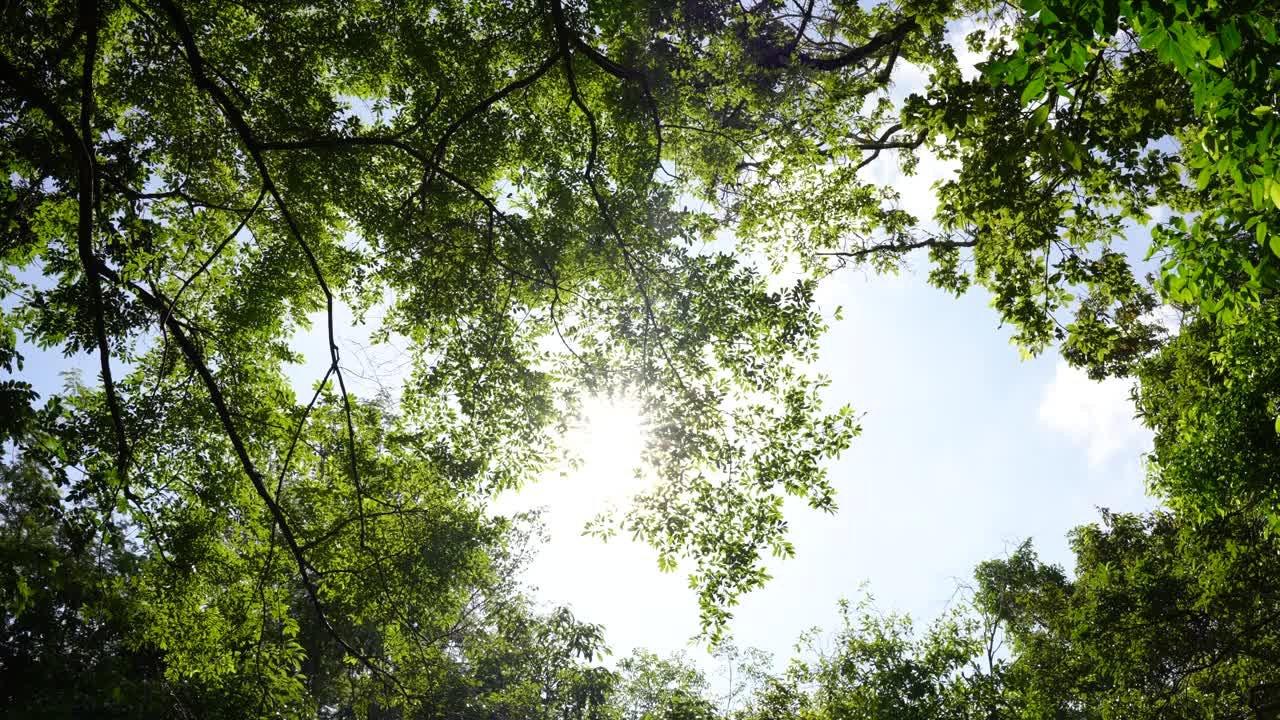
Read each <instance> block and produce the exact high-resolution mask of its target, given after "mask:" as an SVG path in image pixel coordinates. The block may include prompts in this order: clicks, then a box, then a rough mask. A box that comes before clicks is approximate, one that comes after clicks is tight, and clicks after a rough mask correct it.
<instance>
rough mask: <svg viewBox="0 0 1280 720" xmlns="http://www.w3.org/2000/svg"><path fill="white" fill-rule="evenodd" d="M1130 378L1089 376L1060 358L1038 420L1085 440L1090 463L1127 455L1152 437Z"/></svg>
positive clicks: (1074, 438)
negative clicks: (1135, 402)
mask: <svg viewBox="0 0 1280 720" xmlns="http://www.w3.org/2000/svg"><path fill="white" fill-rule="evenodd" d="M1130 388H1131V384H1130V383H1129V382H1128V381H1126V380H1121V379H1117V378H1112V379H1108V380H1104V381H1101V382H1098V381H1095V380H1090V379H1089V377H1088V376H1087V375H1086V374H1085V373H1084V372H1083V371H1081V370H1077V369H1076V368H1073V367H1071V366H1069V365H1067V364H1066V363H1065V362H1062V361H1059V362H1058V365H1057V367H1056V369H1055V372H1054V376H1053V380H1052V381H1050V383H1049V385H1048V386H1047V387H1046V388H1045V390H1044V394H1043V395H1042V396H1041V398H1040V422H1041V423H1042V424H1043V425H1044V426H1045V427H1047V428H1049V429H1050V430H1054V431H1056V432H1060V433H1063V434H1064V435H1066V436H1067V437H1068V438H1069V439H1070V440H1071V442H1072V443H1074V444H1076V445H1080V446H1083V447H1084V448H1085V449H1086V451H1087V453H1088V457H1089V464H1090V465H1095V466H1096V465H1100V464H1102V463H1104V462H1106V461H1107V460H1109V459H1111V458H1112V457H1114V456H1116V455H1121V454H1123V455H1126V456H1127V455H1128V454H1130V453H1131V452H1132V451H1135V450H1140V449H1142V448H1145V447H1146V446H1147V445H1148V444H1149V443H1150V433H1149V431H1147V430H1146V428H1144V427H1142V425H1141V423H1139V422H1138V420H1137V419H1136V418H1135V417H1134V407H1133V401H1132V400H1131V399H1130Z"/></svg>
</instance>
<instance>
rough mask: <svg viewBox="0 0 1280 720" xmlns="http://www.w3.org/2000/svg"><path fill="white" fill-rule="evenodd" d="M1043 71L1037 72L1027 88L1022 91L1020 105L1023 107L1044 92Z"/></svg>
mask: <svg viewBox="0 0 1280 720" xmlns="http://www.w3.org/2000/svg"><path fill="white" fill-rule="evenodd" d="M1044 83H1045V77H1044V70H1043V69H1041V70H1037V71H1036V74H1035V75H1034V76H1033V77H1032V78H1031V80H1030V82H1028V83H1027V86H1026V87H1025V88H1023V89H1022V105H1023V106H1024V107H1025V106H1026V105H1028V104H1029V103H1030V102H1031V101H1032V100H1034V99H1036V98H1038V97H1040V95H1041V94H1042V93H1043V92H1044Z"/></svg>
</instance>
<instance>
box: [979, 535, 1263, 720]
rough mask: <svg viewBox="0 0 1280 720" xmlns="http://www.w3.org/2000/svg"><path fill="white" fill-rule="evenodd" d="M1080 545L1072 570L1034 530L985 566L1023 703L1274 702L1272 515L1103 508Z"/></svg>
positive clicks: (1229, 709)
mask: <svg viewBox="0 0 1280 720" xmlns="http://www.w3.org/2000/svg"><path fill="white" fill-rule="evenodd" d="M1072 546H1073V549H1074V551H1075V553H1076V573H1075V578H1074V579H1073V580H1068V579H1067V578H1066V577H1065V575H1064V574H1063V572H1062V571H1061V569H1059V568H1055V567H1051V566H1045V565H1043V564H1041V563H1040V562H1039V561H1038V560H1037V559H1036V556H1035V552H1034V551H1033V550H1032V549H1031V547H1030V545H1029V544H1026V545H1023V546H1022V547H1021V548H1020V549H1019V550H1018V551H1017V552H1016V553H1014V554H1013V555H1012V556H1011V557H1009V558H1008V559H1006V560H998V561H991V562H988V563H984V564H983V565H982V566H980V567H979V569H978V573H977V576H978V581H979V591H978V596H977V600H978V602H977V605H978V607H979V609H980V610H981V611H982V612H984V613H990V614H992V615H995V616H997V617H999V618H1001V619H1002V621H1003V622H1004V623H1005V625H1004V627H1005V628H1006V632H1007V635H1008V638H1009V639H1010V643H1011V651H1012V654H1013V659H1012V665H1011V666H1010V669H1009V672H1008V678H1009V680H1008V682H1009V686H1010V688H1011V694H1012V695H1013V697H1015V698H1016V701H1017V705H1018V706H1019V707H1021V714H1020V715H1019V717H1026V718H1065V717H1089V718H1093V717H1097V718H1120V717H1124V718H1146V717H1151V718H1236V717H1238V718H1252V717H1264V718H1265V717H1274V716H1275V713H1276V711H1277V709H1278V708H1280V704H1278V703H1277V702H1276V700H1277V697H1278V696H1277V689H1280V675H1277V673H1276V670H1275V663H1274V658H1275V657H1276V653H1277V650H1278V648H1277V642H1278V641H1280V634H1278V632H1280V624H1277V621H1280V606H1278V605H1277V602H1276V601H1277V598H1276V593H1275V583H1274V578H1275V574H1276V567H1275V565H1276V558H1277V557H1280V555H1278V554H1277V552H1276V549H1277V548H1276V541H1275V537H1274V536H1272V535H1268V534H1267V533H1266V532H1265V530H1264V526H1263V524H1262V523H1260V522H1258V521H1257V520H1256V519H1246V518H1242V517H1241V516H1238V515H1237V516H1234V517H1232V518H1226V519H1220V520H1217V521H1215V522H1213V523H1211V524H1209V525H1207V526H1188V525H1187V524H1186V523H1185V522H1184V521H1182V520H1180V519H1179V518H1177V517H1176V516H1174V515H1172V514H1169V513H1164V512H1157V513H1153V514H1151V515H1148V516H1136V515H1116V514H1111V513H1107V512H1104V513H1103V517H1102V522H1101V523H1100V524H1097V525H1089V526H1084V527H1080V528H1077V529H1076V530H1075V531H1074V532H1073V534H1072Z"/></svg>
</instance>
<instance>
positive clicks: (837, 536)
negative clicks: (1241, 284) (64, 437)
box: [24, 29, 1156, 675]
mask: <svg viewBox="0 0 1280 720" xmlns="http://www.w3.org/2000/svg"><path fill="white" fill-rule="evenodd" d="M955 34H956V35H957V36H959V35H960V34H962V30H961V29H958V30H957V31H956V33H955ZM911 73H912V70H911V69H910V68H907V72H906V74H905V75H904V76H903V77H902V78H901V79H900V80H899V85H898V87H897V88H896V89H895V95H896V96H898V97H903V96H905V95H906V94H908V93H909V92H910V91H911V90H912V89H914V88H915V87H918V86H919V85H920V84H922V82H923V79H924V78H923V77H921V76H919V73H918V72H917V73H916V74H915V76H912V74H911ZM949 171H950V170H949V168H948V167H947V166H945V165H944V164H942V163H939V162H937V161H936V160H933V159H931V158H925V159H924V160H923V161H922V162H921V165H920V169H919V172H918V174H917V175H916V176H914V177H910V178H907V177H903V176H902V174H901V172H900V171H899V169H898V167H897V161H896V159H895V158H894V157H892V156H891V155H889V154H886V155H885V156H884V158H882V159H881V160H879V161H877V162H876V163H875V164H874V165H872V166H871V167H869V168H868V170H867V172H868V173H869V174H870V177H871V178H872V179H875V180H878V181H881V182H892V183H894V184H895V186H896V187H897V188H898V189H899V190H900V192H901V193H902V195H903V203H904V206H905V208H906V209H907V210H908V211H910V212H912V213H913V214H916V215H918V216H920V217H930V216H931V215H932V207H933V196H932V192H931V190H930V187H931V185H932V183H933V182H935V181H936V180H938V179H940V178H943V177H945V176H946V175H947V173H948V172H949ZM915 263H916V267H915V268H911V269H908V270H907V271H905V272H903V273H902V274H900V275H898V276H872V275H868V274H865V273H863V272H861V271H856V270H845V271H842V272H839V273H836V274H835V275H833V276H831V277H830V278H828V279H827V280H826V281H825V282H824V284H823V285H822V286H821V289H820V291H819V293H818V296H817V299H818V302H819V304H820V306H821V308H822V310H823V312H824V313H826V315H827V316H828V317H832V316H833V315H834V311H835V309H836V307H837V306H839V307H842V308H843V313H842V314H843V319H842V320H838V321H837V320H834V319H833V320H832V321H831V329H830V331H829V332H828V334H827V335H826V336H825V338H824V340H823V342H822V346H821V351H820V353H819V355H820V361H819V362H818V363H817V365H816V366H815V367H814V368H813V370H814V371H815V372H820V373H823V374H826V375H827V376H829V377H830V379H831V385H830V387H828V388H827V391H826V393H825V402H826V403H827V404H828V407H830V408H835V407H838V406H840V405H844V404H848V405H850V406H851V407H852V408H853V409H854V410H856V411H858V412H859V413H862V426H863V433H862V435H861V436H860V437H858V438H856V439H855V440H854V443H853V445H852V447H851V448H850V449H849V450H848V451H847V452H846V453H845V454H844V456H843V457H842V458H841V459H840V460H839V461H838V462H835V463H834V464H832V465H831V467H830V470H829V478H830V480H831V482H832V483H833V485H834V486H835V487H836V489H837V491H838V493H839V494H838V497H837V501H838V503H839V506H840V509H839V512H838V513H836V514H834V515H825V514H822V513H819V512H817V511H814V510H811V509H809V508H808V507H807V506H805V505H804V504H803V503H802V502H794V503H790V504H789V505H788V508H787V517H788V519H789V522H790V527H791V536H790V539H791V540H792V542H793V543H794V545H795V550H796V556H795V558H793V559H790V560H786V561H776V562H773V563H771V564H770V572H771V573H772V575H773V579H772V580H771V581H770V582H769V583H768V584H767V585H766V586H765V587H764V588H763V589H762V590H758V591H756V592H754V593H752V594H750V595H749V596H747V597H745V598H744V599H743V600H742V602H741V604H740V606H738V607H737V608H735V617H734V619H733V621H732V622H731V624H730V627H729V629H730V633H731V635H732V637H733V639H734V641H735V642H736V643H737V645H739V646H740V647H742V646H753V647H758V648H761V649H763V650H766V651H768V652H771V653H773V655H774V656H775V659H776V661H777V663H778V664H779V666H780V665H781V664H782V663H784V662H785V660H786V659H787V658H789V657H791V656H792V654H793V646H794V644H795V643H796V641H797V639H798V638H799V636H800V634H801V633H802V632H804V631H805V630H807V629H809V628H812V627H815V626H819V627H823V628H826V629H828V630H832V629H834V628H835V627H836V623H837V622H838V618H839V615H838V606H837V602H838V600H839V599H840V598H856V597H858V596H859V595H860V594H861V593H862V592H864V591H868V592H870V593H871V594H872V595H873V596H874V598H875V601H876V604H877V606H878V607H879V608H881V609H882V610H884V611H897V612H904V613H908V614H910V615H911V616H912V617H913V618H916V619H917V620H919V621H922V622H927V621H928V620H930V619H931V618H933V617H935V616H937V615H938V614H939V613H940V612H941V611H943V610H944V609H946V608H947V607H948V604H949V603H951V602H953V600H954V599H955V598H956V597H957V592H958V591H959V590H960V588H961V586H962V584H963V583H965V582H966V580H968V579H969V578H971V576H972V571H973V569H974V566H975V565H977V564H978V563H979V562H982V561H984V560H987V559H991V558H995V557H999V556H1001V555H1002V554H1005V553H1007V552H1010V551H1011V550H1012V549H1013V548H1015V547H1016V546H1017V545H1018V544H1020V543H1021V542H1022V541H1024V540H1026V539H1028V538H1031V539H1032V540H1033V541H1034V542H1035V545H1036V548H1037V549H1038V551H1039V553H1040V556H1041V558H1042V559H1044V560H1047V561H1051V562H1055V563H1059V564H1061V565H1063V566H1064V567H1066V568H1067V569H1068V570H1069V569H1070V567H1071V554H1070V551H1069V548H1068V545H1067V533H1068V532H1069V531H1070V530H1071V528H1073V527H1075V526H1077V525H1080V524H1084V523H1089V522H1092V521H1094V520H1096V519H1097V518H1098V512H1097V508H1099V507H1105V508H1109V509H1112V510H1115V511H1143V510H1148V509H1151V508H1153V507H1155V505H1156V503H1155V501H1154V500H1152V499H1151V498H1149V497H1147V496H1146V495H1145V493H1144V474H1143V469H1142V454H1143V453H1144V452H1146V451H1147V450H1148V449H1149V446H1150V435H1149V434H1148V433H1147V432H1146V431H1145V430H1144V429H1143V428H1142V427H1141V426H1140V424H1139V423H1138V422H1137V421H1136V420H1135V419H1134V417H1133V415H1134V410H1133V406H1132V404H1131V402H1130V400H1129V392H1130V388H1129V385H1128V383H1127V382H1126V381H1123V380H1110V381H1107V382H1103V383H1097V382H1093V381H1090V380H1089V379H1087V378H1086V377H1085V376H1084V375H1083V374H1082V373H1080V372H1078V371H1075V370H1072V369H1070V368H1068V367H1067V366H1066V365H1065V363H1063V362H1062V361H1061V360H1060V359H1058V358H1057V357H1056V355H1055V354H1054V353H1053V352H1052V351H1050V352H1049V353H1047V354H1045V355H1044V356H1042V357H1039V358H1035V359H1031V360H1025V361H1024V360H1021V359H1020V357H1019V353H1018V351H1017V349H1016V348H1015V347H1013V346H1012V345H1011V344H1010V343H1009V342H1008V338H1009V333H1008V332H1007V331H1006V330H1004V329H1002V328H1000V327H999V322H998V321H999V318H998V315H997V313H996V311H995V310H993V309H992V308H991V307H989V298H988V297H987V296H986V295H985V293H984V292H983V291H981V290H974V291H971V292H970V293H968V294H967V295H965V296H963V297H961V298H959V299H956V298H954V297H952V296H950V295H948V294H946V293H944V292H942V291H939V290H936V289H934V288H931V287H929V286H928V285H927V283H926V282H925V279H924V275H925V272H926V268H925V267H924V264H925V259H924V258H923V257H922V256H921V257H917V258H915ZM349 321H350V319H349V315H348V314H345V313H343V314H342V315H341V316H340V317H339V327H340V328H343V329H342V330H341V331H340V334H341V337H342V346H343V350H344V352H343V357H344V365H346V366H347V367H348V369H349V373H350V374H351V375H353V376H363V377H365V378H368V379H367V380H361V379H359V377H357V378H356V379H355V384H356V390H357V391H361V390H363V391H365V392H366V393H367V390H368V389H370V388H373V387H376V384H377V380H376V379H377V378H381V380H382V382H384V383H390V384H395V381H394V379H393V378H394V377H395V376H396V375H397V374H398V373H400V372H401V370H400V368H398V367H397V366H396V364H395V363H396V358H397V357H399V356H400V354H399V353H398V351H397V350H396V348H394V347H392V348H385V347H384V348H373V349H370V350H367V351H366V350H365V349H364V348H362V343H361V342H360V340H361V339H362V338H363V337H366V334H365V333H366V330H367V328H364V329H362V328H353V327H348V323H349ZM322 328H323V325H322V324H321V323H316V327H315V330H314V331H313V332H312V333H311V334H310V335H308V336H307V337H303V338H299V347H300V348H302V349H303V350H304V352H306V354H307V356H308V358H309V362H308V363H306V364H305V365H302V366H298V367H297V368H295V372H294V373H293V377H294V381H295V383H296V385H297V387H298V388H299V390H300V392H306V390H307V389H308V388H309V387H310V386H311V384H312V383H313V382H314V381H315V380H316V379H318V378H319V377H320V375H322V374H323V370H324V367H325V365H326V363H327V358H326V357H325V355H324V350H323V348H324V344H323V342H322V339H321V334H320V333H321V332H322ZM24 353H25V354H26V355H27V356H28V363H29V367H28V370H29V374H30V375H32V376H33V378H34V380H35V382H36V384H37V387H43V388H44V389H45V390H52V389H54V388H56V387H57V386H58V385H59V384H60V380H59V379H58V377H57V373H58V372H59V371H60V370H62V369H65V368H67V367H71V366H76V367H80V368H82V369H83V370H84V375H85V377H86V378H92V377H94V375H95V374H96V367H95V364H94V362H93V358H92V357H90V356H87V355H86V356H80V357H77V358H72V359H70V360H66V359H63V358H61V357H60V356H59V355H57V354H56V353H42V352H39V351H35V350H33V349H32V348H29V347H28V348H25V349H24ZM644 436H645V428H644V421H643V418H641V417H639V416H638V415H637V413H636V411H635V408H634V406H632V405H630V404H628V403H627V402H626V401H625V400H622V401H618V402H613V403H611V402H609V401H605V400H595V401H591V402H589V403H588V408H587V421H586V422H585V423H584V424H583V425H582V426H581V427H578V428H575V429H574V430H572V431H571V432H570V434H569V435H568V437H566V439H565V441H566V443H568V444H569V446H570V447H573V448H575V449H576V450H577V451H578V452H579V453H580V455H581V456H582V459H583V463H582V465H581V467H580V468H578V469H577V470H572V471H568V470H565V471H564V472H563V473H562V472H560V471H557V472H552V473H549V474H548V476H547V477H546V478H545V479H544V480H543V481H541V482H539V483H537V484H536V485H533V486H531V487H529V488H526V489H524V490H522V491H521V492H520V493H518V494H509V495H506V496H503V497H500V498H498V499H497V501H496V503H495V506H494V512H496V513H500V512H515V511H518V510H522V509H526V508H531V507H539V506H545V507H546V514H545V520H546V522H547V527H548V531H549V533H550V541H549V543H548V544H546V545H545V546H544V547H543V548H542V550H541V552H540V554H539V556H538V557H537V559H536V560H535V561H534V563H533V565H532V566H531V567H530V568H529V572H528V576H527V581H528V582H529V583H530V585H532V586H536V588H537V589H536V591H535V592H536V596H537V597H538V599H539V600H540V601H541V602H543V603H544V604H546V605H547V606H548V607H551V606H556V605H568V606H569V607H571V608H572V609H573V610H574V612H575V614H576V615H577V616H578V617H579V618H580V619H583V620H587V621H590V622H596V623H600V624H603V625H604V626H605V628H606V638H607V639H608V642H609V644H610V646H611V647H612V649H613V653H614V658H617V657H622V656H625V655H626V654H628V653H629V652H630V651H631V649H633V648H637V647H644V648H647V649H649V650H652V651H656V652H659V653H663V654H666V653H671V652H675V651H680V650H685V651H688V652H689V653H690V655H691V657H693V658H695V659H698V660H699V661H701V662H702V663H704V667H705V668H706V669H707V670H708V672H709V673H711V674H712V675H714V673H715V663H713V662H711V661H710V660H709V658H708V657H707V655H706V654H705V652H704V651H703V650H702V649H700V648H701V646H699V645H691V642H690V641H691V639H692V638H693V637H694V636H695V635H696V633H697V631H698V609H697V603H696V598H695V595H694V593H693V591H691V590H690V589H689V588H688V585H687V581H686V579H685V577H684V575H682V574H681V572H680V571H679V570H677V571H676V572H674V573H662V572H660V571H659V570H658V567H657V563H656V556H655V554H654V553H653V552H652V551H651V550H650V549H648V548H647V547H643V546H639V545H636V544H634V543H631V542H628V541H627V540H626V539H625V538H624V539H615V540H613V541H611V542H609V543H608V544H604V543H602V542H600V541H599V540H596V539H593V538H587V537H583V536H582V535H581V529H582V527H583V524H584V523H585V522H586V521H587V520H588V519H590V518H591V517H592V516H594V515H595V514H596V513H598V512H599V511H601V510H602V509H604V508H605V507H607V506H608V505H609V504H610V503H615V504H621V503H625V501H626V498H627V497H628V495H629V493H630V492H633V491H635V490H636V489H637V485H636V482H637V481H636V480H635V479H634V478H633V477H632V469H633V468H634V467H635V466H637V465H638V464H639V463H640V461H641V459H642V453H643V449H644Z"/></svg>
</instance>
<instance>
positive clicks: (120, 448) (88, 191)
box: [0, 0, 131, 496]
mask: <svg viewBox="0 0 1280 720" xmlns="http://www.w3.org/2000/svg"><path fill="white" fill-rule="evenodd" d="M79 22H80V25H81V33H82V34H83V35H84V38H85V48H84V65H83V70H82V73H81V77H80V118H79V119H80V127H79V129H77V128H76V126H75V125H73V124H72V123H71V120H70V119H69V118H68V117H67V116H66V115H65V114H63V112H62V110H61V109H59V108H58V106H57V104H56V103H54V101H53V100H52V99H50V98H49V96H48V95H46V94H45V93H44V92H43V91H42V90H41V89H40V88H39V87H38V86H37V85H36V84H35V83H34V82H32V81H31V80H30V79H29V78H27V77H26V76H24V75H23V74H22V72H20V71H19V70H18V68H17V67H15V66H14V65H13V64H11V63H10V62H9V59H8V57H6V56H4V55H0V71H3V72H0V77H3V78H4V82H7V83H9V84H10V85H11V86H12V87H14V88H15V89H16V90H18V92H19V93H20V94H21V96H22V97H24V98H25V99H26V100H27V101H28V102H30V103H31V104H32V105H34V106H35V107H36V108H37V109H39V110H40V111H41V112H42V113H43V114H44V116H45V117H46V118H48V119H49V122H50V123H52V124H53V127H54V129H55V130H57V132H58V134H59V135H61V136H62V139H63V141H64V142H65V143H66V144H67V146H68V147H69V148H70V149H71V154H72V156H73V157H74V159H75V163H76V173H77V179H76V195H77V198H76V199H77V204H78V206H79V208H78V217H77V222H76V253H77V254H78V255H79V257H80V263H81V265H82V266H83V267H84V279H85V286H86V289H87V290H88V293H89V310H90V312H91V313H92V314H93V333H94V340H95V342H96V344H97V346H98V360H99V364H100V367H101V371H102V386H103V390H104V393H105V395H106V400H107V410H108V412H109V413H110V415H111V425H112V431H113V433H114V435H115V441H116V472H117V474H118V476H119V482H120V483H121V485H122V486H123V485H125V481H126V478H127V473H128V465H129V445H128V439H127V433H126V431H125V427H124V413H123V411H122V409H121V407H120V397H119V395H118V394H117V392H116V386H115V380H114V378H113V376H112V372H111V348H110V346H109V345H108V343H107V325H106V315H105V308H104V303H103V297H102V283H101V279H100V278H99V277H98V272H97V270H96V268H97V267H98V265H99V263H98V260H97V257H96V256H95V255H94V252H93V212H94V207H95V206H96V205H97V168H96V167H95V163H94V154H93V139H92V137H93V136H92V123H93V68H94V65H95V64H96V62H97V56H98V9H97V4H96V3H95V2H94V0H82V2H81V3H80V18H79ZM125 494H126V496H130V495H131V493H130V492H129V490H128V487H127V486H126V487H125Z"/></svg>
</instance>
